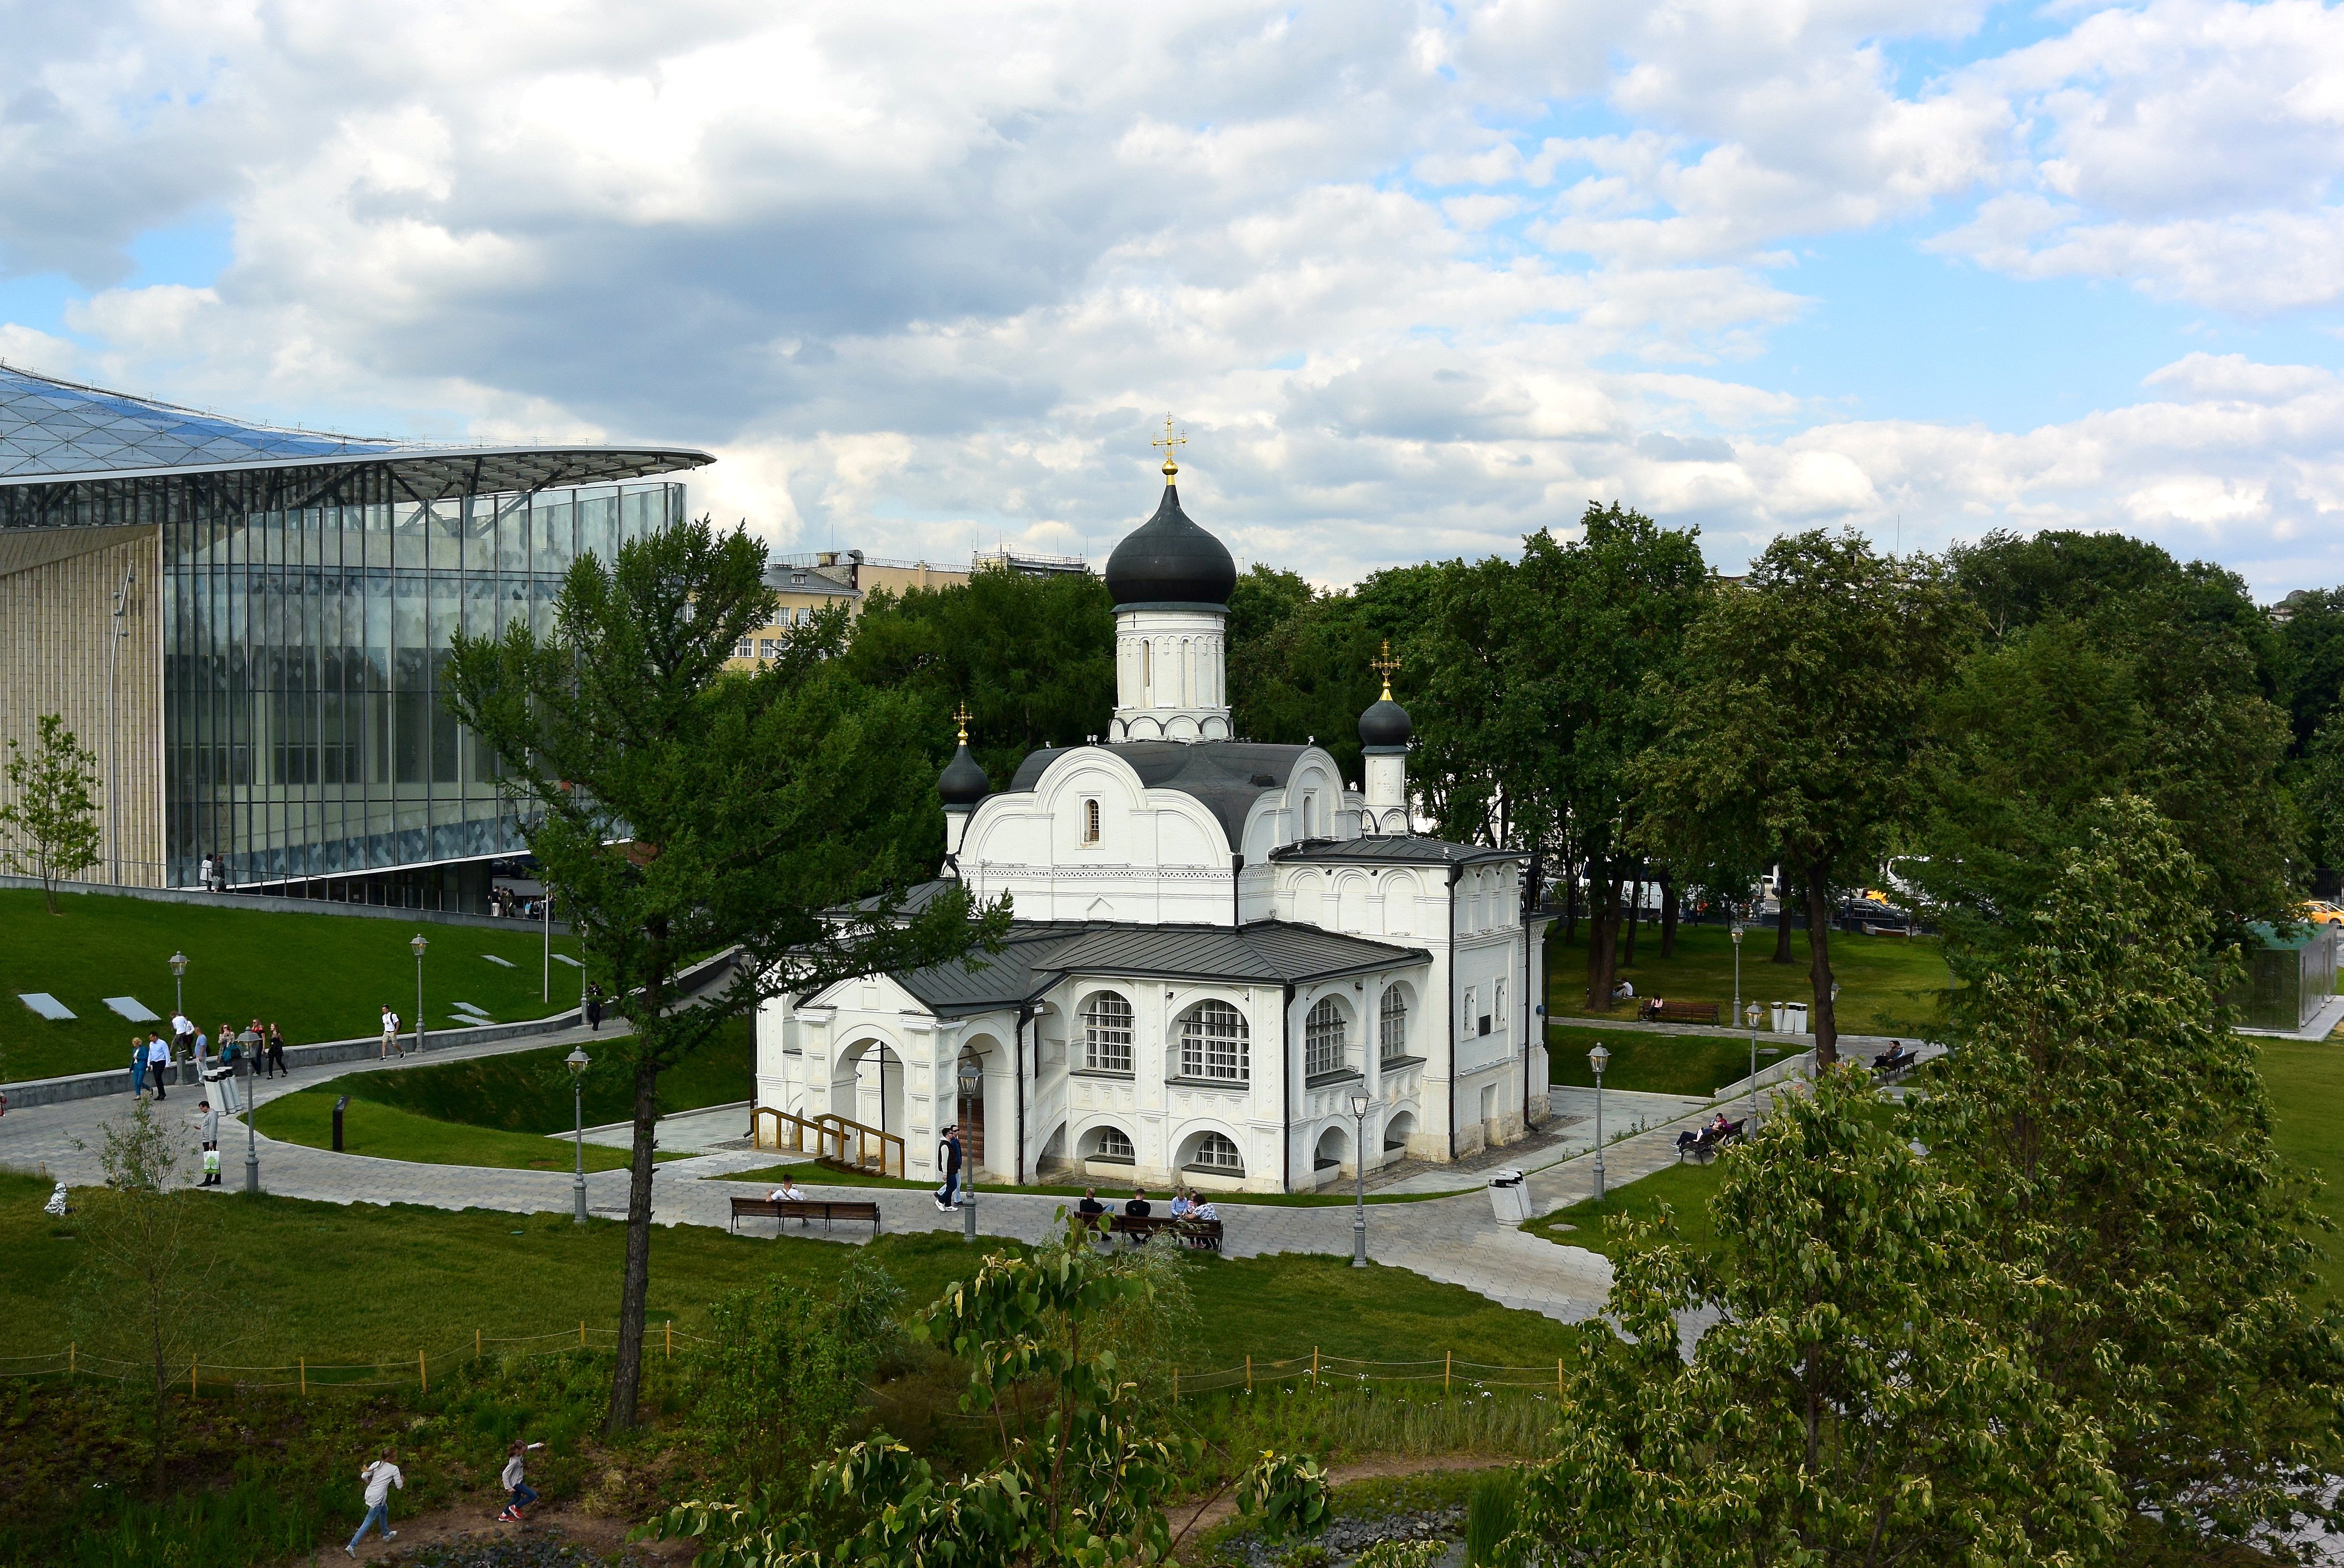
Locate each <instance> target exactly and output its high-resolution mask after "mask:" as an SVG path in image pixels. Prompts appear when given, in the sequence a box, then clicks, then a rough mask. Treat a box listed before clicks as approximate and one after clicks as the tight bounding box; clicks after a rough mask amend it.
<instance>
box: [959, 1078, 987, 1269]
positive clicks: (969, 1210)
mask: <svg viewBox="0 0 2344 1568" xmlns="http://www.w3.org/2000/svg"><path fill="white" fill-rule="evenodd" d="M984 1078H985V1074H984V1069H983V1068H981V1067H978V1066H977V1065H976V1058H975V1057H961V1059H960V1098H962V1099H963V1100H968V1099H972V1098H975V1097H976V1096H977V1095H980V1094H983V1093H984V1092H985V1083H984ZM959 1196H960V1233H961V1239H963V1240H965V1241H974V1240H975V1239H976V1162H975V1161H974V1160H972V1159H969V1158H966V1157H965V1156H964V1157H963V1158H962V1159H961V1162H960V1195H959Z"/></svg>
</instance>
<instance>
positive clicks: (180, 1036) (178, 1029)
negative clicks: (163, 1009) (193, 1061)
mask: <svg viewBox="0 0 2344 1568" xmlns="http://www.w3.org/2000/svg"><path fill="white" fill-rule="evenodd" d="M171 1047H172V1054H173V1055H175V1056H182V1057H184V1056H186V1055H187V1053H188V1052H189V1051H192V1050H194V1049H195V1048H196V1021H195V1020H194V1019H193V1018H190V1017H187V1014H185V1013H174V1014H172V1015H171Z"/></svg>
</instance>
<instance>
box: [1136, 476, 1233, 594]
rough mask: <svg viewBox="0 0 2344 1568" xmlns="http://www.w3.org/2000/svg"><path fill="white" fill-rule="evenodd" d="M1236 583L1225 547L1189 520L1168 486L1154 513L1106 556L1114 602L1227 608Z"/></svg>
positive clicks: (1178, 497)
mask: <svg viewBox="0 0 2344 1568" xmlns="http://www.w3.org/2000/svg"><path fill="white" fill-rule="evenodd" d="M1237 585H1238V563H1237V562H1236V561H1233V560H1231V559H1230V557H1229V551H1228V546H1226V545H1224V544H1223V543H1222V542H1221V541H1219V540H1217V539H1215V538H1214V537H1213V536H1212V535H1211V534H1209V533H1207V532H1206V531H1204V530H1203V529H1201V528H1198V527H1197V525H1196V524H1195V523H1193V522H1191V521H1188V514H1187V512H1185V511H1181V510H1180V492H1179V491H1178V490H1177V489H1176V488H1175V487H1174V486H1172V485H1168V484H1167V485H1166V486H1165V487H1164V501H1163V503H1162V504H1161V505H1159V506H1157V509H1156V515H1155V516H1154V517H1151V518H1149V519H1148V520H1147V521H1146V522H1144V523H1141V524H1140V525H1139V526H1138V527H1137V528H1135V529H1133V530H1132V531H1130V532H1129V533H1127V534H1126V535H1124V537H1123V542H1122V543H1121V544H1118V545H1116V547H1115V553H1114V554H1113V555H1110V556H1108V557H1107V558H1106V591H1107V592H1108V593H1110V594H1111V595H1113V596H1114V599H1115V602H1116V603H1117V604H1151V603H1159V604H1227V603H1228V602H1229V593H1230V592H1231V591H1232V590H1233V589H1235V588H1236V587H1237Z"/></svg>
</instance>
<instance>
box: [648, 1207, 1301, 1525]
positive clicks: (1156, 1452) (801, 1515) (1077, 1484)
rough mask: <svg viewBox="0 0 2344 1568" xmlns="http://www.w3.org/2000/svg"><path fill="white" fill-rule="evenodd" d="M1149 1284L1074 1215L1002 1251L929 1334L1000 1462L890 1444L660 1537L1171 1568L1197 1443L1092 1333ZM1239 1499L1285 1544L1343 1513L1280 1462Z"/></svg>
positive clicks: (684, 1519) (699, 1512)
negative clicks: (789, 1489) (1144, 1396)
mask: <svg viewBox="0 0 2344 1568" xmlns="http://www.w3.org/2000/svg"><path fill="white" fill-rule="evenodd" d="M1147 1289H1148V1284H1147V1279H1146V1277H1145V1276H1144V1275H1142V1274H1140V1273H1138V1272H1137V1271H1134V1270H1129V1269H1127V1268H1124V1267H1121V1266H1120V1265H1119V1263H1118V1261H1117V1260H1116V1259H1114V1258H1112V1257H1110V1256H1105V1255H1102V1254H1101V1253H1100V1251H1099V1250H1098V1249H1097V1248H1096V1247H1095V1246H1094V1245H1093V1244H1092V1237H1091V1233H1090V1232H1089V1231H1087V1230H1086V1229H1084V1228H1083V1226H1082V1225H1081V1224H1080V1223H1079V1222H1076V1221H1072V1220H1070V1221H1069V1223H1068V1225H1067V1228H1066V1232H1065V1234H1064V1235H1063V1236H1061V1237H1060V1238H1059V1239H1057V1240H1056V1242H1055V1243H1054V1244H1053V1245H1051V1246H1049V1247H1046V1248H1044V1249H1040V1250H1038V1251H1036V1252H1035V1253H1033V1254H1031V1255H1029V1256H1027V1257H1024V1258H1011V1257H1006V1256H1003V1255H1000V1254H995V1255H994V1256H992V1257H989V1258H987V1259H985V1261H984V1263H983V1264H982V1265H980V1266H979V1268H978V1269H977V1271H976V1272H975V1274H974V1275H973V1276H971V1277H970V1278H968V1279H966V1280H959V1281H956V1282H955V1283H954V1284H953V1285H952V1286H951V1287H950V1288H949V1289H947V1290H945V1294H944V1296H943V1297H942V1298H941V1299H940V1300H937V1301H936V1303H935V1305H934V1306H932V1307H931V1308H929V1309H928V1311H927V1313H926V1316H925V1318H924V1320H923V1324H922V1327H923V1329H924V1331H925V1332H926V1333H927V1334H929V1335H930V1336H932V1337H933V1338H934V1339H935V1340H937V1341H938V1342H939V1343H940V1344H941V1345H943V1346H944V1347H945V1349H946V1350H948V1351H951V1352H952V1354H953V1355H954V1356H955V1357H956V1358H957V1359H958V1360H959V1361H961V1362H962V1363H963V1364H964V1365H965V1366H966V1367H967V1368H968V1386H967V1389H966V1391H965V1392H964V1394H963V1396H962V1399H961V1404H962V1408H963V1409H964V1410H965V1411H969V1412H970V1413H972V1414H978V1415H982V1416H984V1417H985V1419H987V1420H989V1421H992V1423H993V1424H994V1428H995V1432H996V1434H997V1436H998V1440H999V1444H1000V1452H999V1453H998V1455H997V1456H996V1457H995V1462H993V1463H992V1464H990V1465H988V1466H984V1467H981V1468H977V1469H975V1470H973V1471H971V1472H969V1473H967V1474H965V1475H961V1476H957V1477H946V1476H942V1475H939V1474H938V1473H937V1472H935V1470H934V1469H933V1468H932V1467H931V1466H930V1465H929V1463H928V1462H927V1461H925V1460H924V1459H918V1458H914V1456H913V1455H912V1453H911V1452H910V1451H909V1450H907V1449H905V1448H904V1446H903V1445H902V1444H901V1443H898V1442H894V1440H893V1439H891V1438H889V1437H887V1436H885V1435H884V1433H882V1434H879V1435H876V1436H874V1437H873V1438H871V1439H869V1440H868V1441H866V1442H860V1443H857V1444H855V1445H854V1447H852V1448H849V1449H846V1450H844V1452H840V1453H839V1454H838V1455H837V1456H836V1457H835V1458H834V1459H832V1460H831V1461H829V1462H827V1463H824V1464H823V1465H820V1466H818V1467H817V1468H816V1469H815V1471H814V1472H813V1482H812V1486H811V1496H812V1498H813V1505H812V1506H811V1507H806V1508H801V1507H795V1506H792V1505H790V1504H789V1503H788V1502H786V1501H785V1500H783V1499H782V1498H780V1497H777V1496H776V1495H775V1494H774V1493H773V1492H765V1493H763V1494H762V1495H760V1496H758V1497H755V1498H753V1499H750V1500H746V1501H743V1502H735V1503H722V1502H705V1501H694V1502H684V1503H682V1504H679V1505H678V1506H676V1507H674V1508H672V1509H671V1510H670V1511H669V1512H667V1513H666V1514H665V1515H664V1516H662V1518H661V1519H660V1520H659V1521H658V1522H656V1523H655V1524H654V1525H653V1526H652V1527H651V1529H652V1531H653V1532H655V1533H659V1534H662V1535H669V1536H678V1535H681V1536H695V1537H698V1538H699V1539H700V1541H701V1543H702V1550H701V1554H700V1557H699V1558H698V1559H697V1561H698V1562H700V1563H702V1564H703V1568H824V1565H826V1568H926V1565H930V1564H936V1563H950V1564H955V1565H962V1568H996V1565H999V1568H1008V1565H1011V1564H1015V1565H1017V1568H1050V1565H1055V1564H1065V1565H1066V1568H1104V1565H1106V1564H1111V1563H1161V1562H1163V1561H1165V1560H1166V1559H1167V1558H1168V1557H1169V1556H1170V1555H1171V1553H1172V1549H1173V1546H1174V1544H1175V1543H1174V1540H1173V1537H1172V1533H1171V1531H1170V1529H1169V1528H1168V1526H1167V1523H1166V1522H1165V1518H1164V1503H1165V1502H1166V1501H1167V1499H1169V1498H1170V1497H1171V1496H1173V1495H1174V1494H1175V1493H1176V1492H1178V1491H1179V1490H1180V1488H1181V1486H1182V1484H1183V1478H1184V1475H1185V1473H1186V1472H1187V1461H1193V1459H1194V1457H1195V1445H1194V1440H1188V1439H1184V1440H1179V1441H1177V1442H1176V1441H1174V1440H1172V1439H1169V1438H1166V1437H1162V1436H1158V1435H1157V1434H1156V1433H1155V1432H1154V1431H1151V1430H1149V1429H1150V1428H1152V1427H1154V1426H1155V1425H1157V1423H1156V1422H1154V1421H1149V1420H1147V1407H1146V1406H1145V1405H1143V1404H1142V1403H1141V1401H1139V1400H1138V1399H1137V1397H1136V1392H1135V1390H1134V1388H1133V1386H1132V1385H1131V1383H1129V1382H1128V1381H1126V1380H1125V1379H1124V1378H1123V1376H1122V1375H1121V1370H1120V1368H1119V1367H1118V1365H1117V1363H1116V1358H1115V1356H1114V1354H1113V1352H1112V1351H1103V1350H1101V1349H1100V1348H1099V1347H1098V1345H1097V1343H1096V1339H1095V1336H1094V1330H1095V1328H1096V1324H1097V1321H1098V1320H1099V1318H1100V1315H1101V1314H1102V1313H1104V1312H1106V1310H1109V1309H1110V1308H1111V1307H1113V1305H1114V1304H1115V1303H1116V1302H1118V1301H1120V1300H1127V1299H1128V1298H1130V1297H1133V1296H1135V1295H1138V1294H1141V1293H1144V1292H1145V1291H1146V1290H1147ZM1238 1506H1239V1508H1240V1509H1241V1510H1242V1511H1243V1512H1247V1513H1249V1514H1254V1515H1258V1517H1259V1518H1260V1519H1261V1521H1262V1522H1263V1527H1264V1529H1265V1532H1266V1533H1269V1534H1271V1535H1273V1536H1274V1535H1276V1534H1279V1533H1315V1532H1316V1531H1317V1530H1318V1529H1322V1528H1323V1527H1324V1526H1325V1523H1326V1520H1327V1485H1326V1479H1325V1477H1324V1476H1323V1475H1321V1474H1320V1473H1319V1472H1318V1469H1317V1467H1316V1466H1314V1465H1311V1464H1308V1462H1299V1461H1296V1460H1293V1459H1290V1458H1288V1457H1286V1456H1283V1455H1279V1454H1275V1453H1272V1454H1265V1455H1263V1456H1262V1458H1261V1459H1260V1461H1259V1462H1257V1463H1256V1464H1255V1465H1254V1466H1253V1467H1252V1468H1251V1469H1250V1470H1248V1472H1246V1474H1245V1475H1244V1476H1243V1477H1242V1478H1241V1479H1240V1481H1239V1482H1238Z"/></svg>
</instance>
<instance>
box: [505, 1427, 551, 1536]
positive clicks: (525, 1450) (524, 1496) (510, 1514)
mask: <svg viewBox="0 0 2344 1568" xmlns="http://www.w3.org/2000/svg"><path fill="white" fill-rule="evenodd" d="M544 1446H545V1445H544V1444H543V1443H541V1442H526V1443H524V1442H517V1443H515V1444H513V1445H512V1447H510V1448H509V1449H507V1450H506V1451H505V1473H504V1476H503V1479H502V1481H501V1482H500V1484H501V1485H502V1486H503V1487H504V1489H505V1490H506V1491H507V1492H511V1493H512V1500H511V1501H510V1502H507V1503H506V1504H505V1511H504V1512H502V1513H500V1514H498V1515H497V1517H498V1518H499V1519H500V1520H517V1519H519V1518H520V1511H521V1510H522V1509H524V1508H527V1507H528V1506H529V1505H530V1503H532V1502H536V1501H537V1489H536V1488H534V1487H532V1486H530V1483H529V1482H528V1481H527V1480H526V1479H525V1478H524V1476H523V1474H522V1472H523V1470H524V1468H525V1467H526V1465H527V1462H528V1455H529V1454H530V1453H531V1452H534V1451H535V1450H538V1449H541V1448H543V1447H544Z"/></svg>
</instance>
